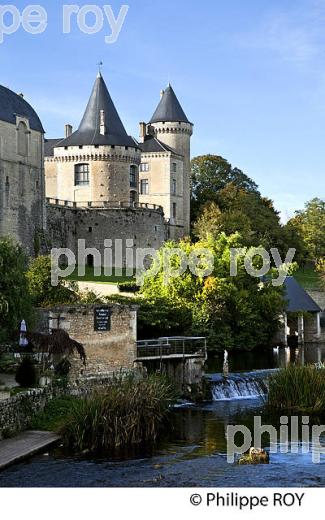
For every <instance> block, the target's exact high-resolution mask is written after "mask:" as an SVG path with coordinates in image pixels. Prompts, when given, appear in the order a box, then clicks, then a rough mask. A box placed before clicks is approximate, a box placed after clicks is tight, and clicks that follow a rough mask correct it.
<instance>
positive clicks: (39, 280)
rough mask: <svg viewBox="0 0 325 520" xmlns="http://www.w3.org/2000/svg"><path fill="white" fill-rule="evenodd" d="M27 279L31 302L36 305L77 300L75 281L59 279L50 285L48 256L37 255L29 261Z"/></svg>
mask: <svg viewBox="0 0 325 520" xmlns="http://www.w3.org/2000/svg"><path fill="white" fill-rule="evenodd" d="M27 280H28V289H29V292H30V295H31V297H32V300H33V304H34V305H36V306H48V305H56V304H63V303H71V302H75V301H77V300H78V295H77V293H76V290H77V285H76V284H75V283H73V282H67V281H64V280H62V279H59V283H58V285H57V286H53V285H52V283H51V257H50V256H38V257H37V258H35V259H34V260H32V261H31V263H30V266H29V269H28V272H27Z"/></svg>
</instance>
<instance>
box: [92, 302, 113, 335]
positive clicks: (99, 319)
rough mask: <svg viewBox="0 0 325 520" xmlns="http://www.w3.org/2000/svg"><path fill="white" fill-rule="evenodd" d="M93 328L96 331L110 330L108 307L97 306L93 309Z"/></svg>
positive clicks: (109, 311)
mask: <svg viewBox="0 0 325 520" xmlns="http://www.w3.org/2000/svg"><path fill="white" fill-rule="evenodd" d="M94 330H95V331H97V332H108V331H110V330H111V310H110V308H109V307H97V308H96V309H95V310H94Z"/></svg>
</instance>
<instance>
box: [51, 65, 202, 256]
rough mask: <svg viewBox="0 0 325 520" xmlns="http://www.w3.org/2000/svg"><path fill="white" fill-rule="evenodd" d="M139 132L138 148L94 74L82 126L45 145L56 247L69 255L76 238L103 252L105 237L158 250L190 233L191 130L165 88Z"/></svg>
mask: <svg viewBox="0 0 325 520" xmlns="http://www.w3.org/2000/svg"><path fill="white" fill-rule="evenodd" d="M140 127H141V136H140V141H139V142H138V141H137V140H136V139H134V138H132V137H131V136H129V135H128V134H127V132H126V130H125V128H124V126H123V123H122V121H121V119H120V117H119V115H118V112H117V110H116V108H115V106H114V104H113V101H112V99H111V97H110V94H109V92H108V90H107V87H106V84H105V82H104V79H103V77H102V75H101V74H100V73H99V74H98V76H97V78H96V81H95V84H94V87H93V90H92V93H91V96H90V99H89V102H88V105H87V108H86V110H85V113H84V116H83V118H82V121H81V123H80V125H79V128H78V129H77V130H76V131H75V132H72V127H71V126H70V125H66V135H65V138H63V139H62V138H61V139H49V140H47V141H46V142H45V176H46V196H47V198H48V216H49V218H48V220H49V230H50V234H51V235H52V238H53V237H54V238H53V243H55V244H56V245H59V244H61V245H60V247H63V246H64V244H67V243H69V244H70V247H71V248H72V249H73V250H74V249H75V246H74V245H73V244H74V243H75V241H76V239H77V238H86V239H87V246H88V247H93V245H95V244H96V247H98V248H99V249H101V248H102V244H103V240H104V239H105V238H124V237H125V238H132V239H133V241H134V247H135V248H136V247H137V248H140V247H149V246H150V247H153V248H155V249H157V248H159V247H160V245H161V244H162V243H163V242H164V240H165V239H166V238H172V239H175V240H177V239H180V238H182V237H184V236H186V235H188V234H189V231H190V140H191V135H192V130H193V125H192V123H190V122H189V121H188V119H187V117H186V115H185V113H184V111H183V109H182V107H181V105H180V103H179V101H178V99H177V97H176V95H175V93H174V91H173V89H172V87H171V86H170V85H169V86H168V87H167V89H166V90H165V91H164V92H163V93H162V97H161V100H160V103H159V105H158V107H157V109H156V111H155V113H154V115H153V117H152V118H151V120H150V122H149V123H148V124H146V123H141V124H140ZM60 207H61V209H60ZM62 207H64V208H65V210H64V211H63V210H62ZM69 208H70V209H73V208H74V209H75V210H76V209H78V211H79V209H80V210H81V213H80V212H78V215H77V214H76V213H73V212H72V213H71V212H70V211H69ZM82 210H87V212H88V213H87V215H86V213H85V211H82ZM131 210H132V211H131ZM103 211H104V213H103ZM89 212H90V213H89ZM60 221H61V223H60ZM62 237H63V238H62ZM71 244H72V246H71Z"/></svg>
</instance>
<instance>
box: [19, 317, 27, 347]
mask: <svg viewBox="0 0 325 520" xmlns="http://www.w3.org/2000/svg"><path fill="white" fill-rule="evenodd" d="M26 332H27V327H26V321H25V320H22V321H21V322H20V336H19V346H20V347H27V345H28V339H27V338H26Z"/></svg>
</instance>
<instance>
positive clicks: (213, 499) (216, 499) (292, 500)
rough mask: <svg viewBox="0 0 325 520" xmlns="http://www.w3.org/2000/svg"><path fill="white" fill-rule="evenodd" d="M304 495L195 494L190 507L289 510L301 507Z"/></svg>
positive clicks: (276, 493)
mask: <svg viewBox="0 0 325 520" xmlns="http://www.w3.org/2000/svg"><path fill="white" fill-rule="evenodd" d="M304 498H305V493H285V492H283V493H279V492H275V493H272V494H271V495H270V496H267V495H261V496H257V495H248V494H247V495H240V494H239V493H235V492H231V493H219V492H218V493H212V492H209V493H206V494H199V493H195V494H193V495H191V497H190V502H191V504H192V506H201V505H202V506H207V507H220V508H223V507H229V508H236V509H239V510H250V511H252V510H253V509H255V508H256V507H277V508H290V507H301V506H302V505H303V500H304Z"/></svg>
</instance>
